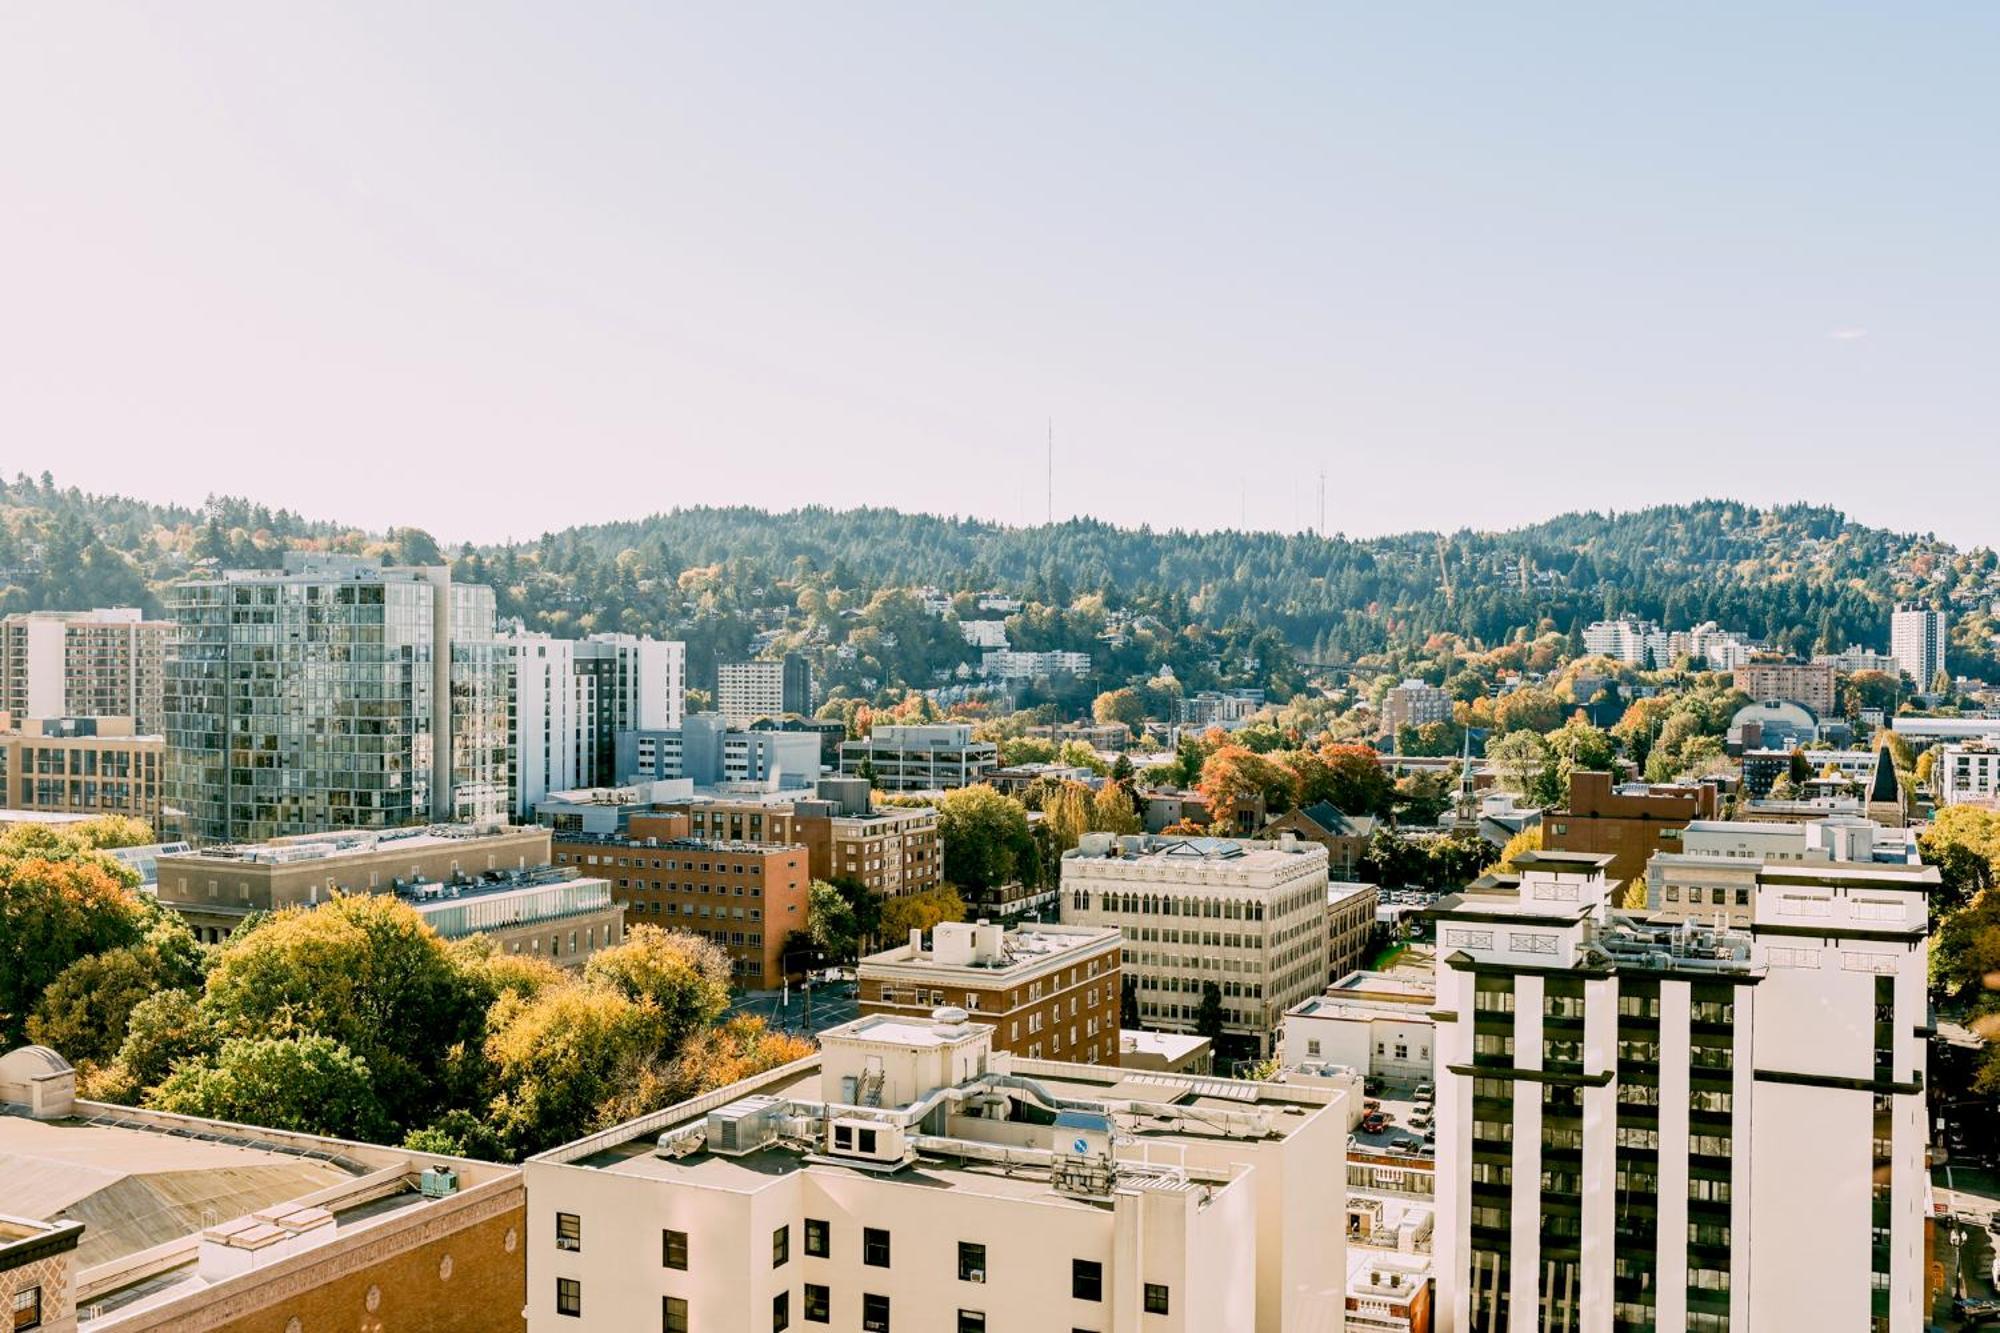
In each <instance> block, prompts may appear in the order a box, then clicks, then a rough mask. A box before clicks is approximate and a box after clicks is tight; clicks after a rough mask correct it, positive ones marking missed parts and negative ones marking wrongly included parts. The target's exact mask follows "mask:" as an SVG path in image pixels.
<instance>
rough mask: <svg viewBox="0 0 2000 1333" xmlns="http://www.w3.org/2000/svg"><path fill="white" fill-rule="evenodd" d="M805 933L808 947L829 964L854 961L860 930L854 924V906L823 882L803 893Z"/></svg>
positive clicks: (858, 945)
mask: <svg viewBox="0 0 2000 1333" xmlns="http://www.w3.org/2000/svg"><path fill="white" fill-rule="evenodd" d="M806 931H807V933H808V934H809V935H810V936H811V937H812V946H813V948H814V949H816V950H818V951H819V953H820V954H821V955H822V956H823V957H825V958H826V960H827V961H828V962H833V963H851V962H853V961H855V958H856V957H857V955H858V953H859V949H860V942H861V930H860V927H859V925H858V924H857V923H856V921H855V916H854V905H853V904H852V903H851V902H849V901H848V898H847V895H846V894H844V893H842V892H841V891H840V890H839V889H837V888H835V887H834V886H833V885H831V884H829V883H827V882H826V881H825V880H823V879H816V880H814V881H813V882H812V887H811V888H810V889H808V890H807V892H806Z"/></svg>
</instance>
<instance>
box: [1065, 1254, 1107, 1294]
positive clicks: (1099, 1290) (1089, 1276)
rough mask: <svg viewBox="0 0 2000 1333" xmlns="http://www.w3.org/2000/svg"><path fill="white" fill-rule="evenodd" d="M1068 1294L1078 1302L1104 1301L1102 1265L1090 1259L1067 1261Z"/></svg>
mask: <svg viewBox="0 0 2000 1333" xmlns="http://www.w3.org/2000/svg"><path fill="white" fill-rule="evenodd" d="M1069 1294H1070V1296H1071V1297H1072V1298H1074V1299H1076V1300H1079V1301H1101V1300H1103V1299H1104V1265H1103V1264H1100V1263H1098V1262H1096V1261H1095V1260H1092V1259H1072V1260H1070V1261H1069Z"/></svg>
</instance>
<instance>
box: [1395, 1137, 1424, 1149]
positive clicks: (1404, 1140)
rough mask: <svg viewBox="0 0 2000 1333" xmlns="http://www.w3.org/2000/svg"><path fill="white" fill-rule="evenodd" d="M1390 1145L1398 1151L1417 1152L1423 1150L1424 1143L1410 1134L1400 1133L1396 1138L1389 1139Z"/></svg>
mask: <svg viewBox="0 0 2000 1333" xmlns="http://www.w3.org/2000/svg"><path fill="white" fill-rule="evenodd" d="M1389 1146H1390V1147H1391V1148H1394V1149H1395V1150H1396V1151H1397V1152H1406V1153H1416V1152H1420V1151H1422V1149H1423V1146H1424V1145H1423V1144H1421V1143H1419V1142H1417V1141H1416V1140H1415V1139H1413V1138H1411V1137H1410V1136H1409V1135H1408V1134H1398V1135H1397V1136H1396V1137H1395V1138H1393V1139H1390V1140H1389Z"/></svg>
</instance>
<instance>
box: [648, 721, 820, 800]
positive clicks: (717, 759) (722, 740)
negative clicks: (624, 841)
mask: <svg viewBox="0 0 2000 1333" xmlns="http://www.w3.org/2000/svg"><path fill="white" fill-rule="evenodd" d="M820 753H821V747H820V737H819V734H818V733H817V732H813V731H787V730H782V729H779V728H775V727H768V728H766V727H751V728H749V729H747V730H745V729H739V728H737V727H734V726H731V725H730V724H729V722H728V721H727V719H725V718H724V717H723V715H722V714H720V713H692V714H689V715H688V717H687V718H686V719H685V720H684V721H682V723H681V725H680V726H678V727H672V728H668V729H665V730H661V731H628V732H625V733H624V734H622V735H621V736H619V738H618V756H619V758H618V768H619V775H618V778H619V781H621V782H663V781H664V782H670V781H673V780H675V779H680V778H685V779H686V780H688V781H690V782H692V783H694V784H695V786H697V787H724V786H746V785H747V786H753V787H768V788H771V789H774V790H794V789H797V790H805V791H810V790H812V788H813V786H814V784H815V783H817V782H818V781H819V777H820Z"/></svg>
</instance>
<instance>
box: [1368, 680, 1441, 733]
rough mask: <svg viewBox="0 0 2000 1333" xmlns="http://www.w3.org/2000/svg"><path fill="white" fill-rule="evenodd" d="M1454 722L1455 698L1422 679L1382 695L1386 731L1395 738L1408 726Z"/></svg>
mask: <svg viewBox="0 0 2000 1333" xmlns="http://www.w3.org/2000/svg"><path fill="white" fill-rule="evenodd" d="M1449 721H1451V695H1450V694H1448V693H1446V692H1445V691H1444V690H1442V689H1439V688H1438V687H1437V686H1435V685H1432V684H1429V683H1428V682H1426V681H1421V680H1406V681H1404V682H1403V683H1402V684H1400V685H1396V686H1394V687H1392V688H1391V689H1390V690H1389V692H1388V693H1387V694H1385V695H1383V696H1382V730H1383V731H1384V732H1385V733H1386V734H1388V735H1390V736H1394V735H1395V734H1396V733H1397V732H1399V731H1401V730H1402V729H1403V728H1404V727H1421V726H1425V725H1427V724H1429V723H1432V722H1449Z"/></svg>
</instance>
